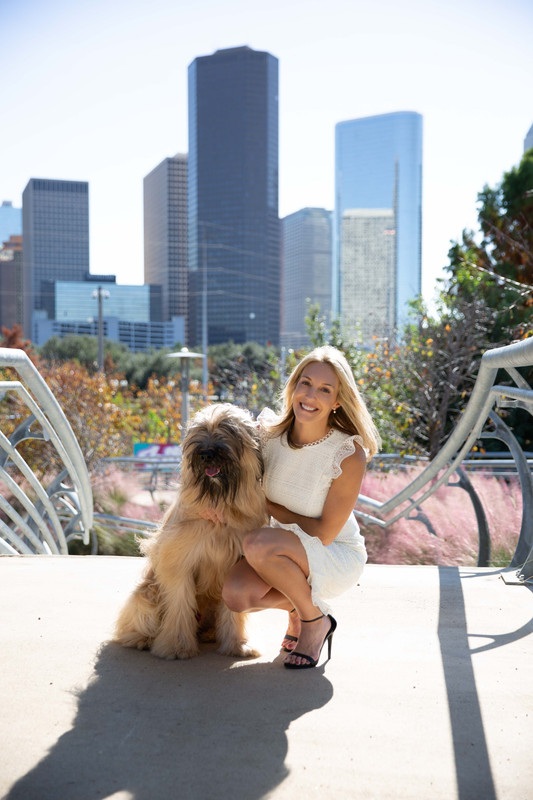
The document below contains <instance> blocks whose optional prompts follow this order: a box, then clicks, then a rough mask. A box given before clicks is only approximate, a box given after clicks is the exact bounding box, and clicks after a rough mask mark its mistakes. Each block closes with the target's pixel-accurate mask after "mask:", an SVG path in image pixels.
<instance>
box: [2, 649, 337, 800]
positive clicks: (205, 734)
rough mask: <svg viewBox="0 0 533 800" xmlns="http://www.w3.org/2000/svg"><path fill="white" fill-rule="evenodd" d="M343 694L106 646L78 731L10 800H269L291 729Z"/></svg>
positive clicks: (273, 668) (208, 659)
mask: <svg viewBox="0 0 533 800" xmlns="http://www.w3.org/2000/svg"><path fill="white" fill-rule="evenodd" d="M332 695H333V688H332V686H331V683H330V682H329V681H328V680H327V679H326V678H325V677H324V675H323V670H322V669H320V668H318V669H316V670H306V672H305V674H304V675H301V674H298V673H297V672H294V673H293V672H289V671H288V670H285V669H283V665H282V663H281V658H279V659H276V661H275V662H274V663H268V664H265V663H257V662H253V661H250V662H242V661H240V662H232V661H231V660H228V659H227V658H225V657H223V656H220V655H218V654H217V653H216V652H215V651H214V649H211V647H210V646H208V647H206V649H205V652H204V653H203V654H202V656H200V657H199V658H195V659H192V660H191V661H172V662H169V661H160V660H158V659H156V658H153V657H152V656H150V655H149V654H148V653H140V652H137V651H132V650H125V649H123V648H122V647H120V646H119V645H117V644H115V643H109V644H105V645H104V646H103V647H102V648H101V650H100V652H99V654H98V657H97V661H96V664H95V668H94V675H93V677H92V679H91V681H90V683H89V685H88V686H87V688H85V689H83V690H81V691H80V692H79V694H78V711H77V715H76V718H75V720H74V723H73V727H72V729H71V730H69V731H68V732H67V733H65V734H64V735H63V736H61V738H60V739H59V740H58V741H57V742H56V744H55V745H54V746H53V747H52V748H51V750H50V752H49V753H48V755H47V756H46V757H45V758H44V759H43V760H42V761H41V762H40V763H39V764H37V765H36V766H35V767H34V769H33V770H31V772H29V773H28V774H27V775H25V776H24V777H23V778H21V779H20V780H19V781H18V782H17V783H16V784H15V785H14V786H13V787H12V789H11V791H10V793H9V794H8V795H7V798H6V800H52V798H53V800H57V799H58V798H64V800H99V799H100V798H102V799H103V798H108V797H110V796H112V795H114V794H115V793H118V792H124V793H125V796H131V797H132V798H136V799H138V800H159V798H165V800H167V798H168V799H170V798H179V800H188V799H189V798H190V800H200V798H201V800H210V798H217V800H218V798H224V797H238V798H240V799H241V800H254V799H255V798H261V797H263V796H264V795H265V794H267V793H268V792H270V791H272V790H273V789H275V788H276V787H277V786H278V785H279V784H280V783H281V782H282V781H283V780H284V779H285V777H286V776H287V774H288V773H287V769H286V767H285V757H286V754H287V736H286V733H285V732H286V730H287V728H288V726H289V725H290V723H291V722H292V721H293V720H295V719H297V718H298V717H300V716H301V715H302V714H306V713H307V712H309V711H311V710H313V709H316V708H320V707H321V706H323V705H325V704H326V703H327V702H328V701H329V700H330V699H331V697H332Z"/></svg>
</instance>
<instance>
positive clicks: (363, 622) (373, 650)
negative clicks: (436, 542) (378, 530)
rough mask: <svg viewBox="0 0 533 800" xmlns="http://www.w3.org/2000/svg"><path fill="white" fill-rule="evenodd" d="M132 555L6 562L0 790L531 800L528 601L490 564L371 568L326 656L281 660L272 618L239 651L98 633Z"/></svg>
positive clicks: (59, 796) (137, 566)
mask: <svg viewBox="0 0 533 800" xmlns="http://www.w3.org/2000/svg"><path fill="white" fill-rule="evenodd" d="M142 566H143V565H142V561H141V560H140V559H135V558H119V557H102V556H96V557H50V558H48V557H44V556H36V557H31V556H30V557H0V630H1V637H2V640H1V641H2V644H1V654H0V664H1V681H0V797H3V798H6V799H7V800H100V799H101V798H102V799H103V798H113V800H131V799H132V798H135V800H160V798H161V799H163V798H165V800H166V799H167V798H168V799H172V800H173V798H179V800H211V798H213V800H214V799H215V798H216V799H217V800H225V799H226V798H239V799H240V800H259V798H272V800H288V798H291V800H293V798H295V797H300V798H306V800H309V799H311V800H312V799H313V798H321V800H337V799H338V800H345V798H350V799H351V798H354V800H359V798H364V799H365V800H374V799H375V800H411V798H412V800H434V799H435V800H437V799H438V800H440V799H441V798H442V800H453V799H454V798H458V799H459V800H493V799H494V798H498V800H507V798H509V799H510V798H513V800H527V799H528V798H530V797H533V732H532V725H531V723H532V721H533V691H532V690H533V678H532V674H533V673H532V664H533V660H532V655H533V637H532V636H531V633H532V632H533V621H532V609H533V595H532V592H531V590H530V589H529V588H528V587H526V586H509V585H506V584H505V583H504V581H503V580H502V579H501V576H500V572H501V571H499V570H490V569H477V568H455V567H440V568H439V567H419V566H413V567H406V566H377V565H370V566H367V568H366V570H365V573H364V575H363V578H362V579H361V582H360V585H359V586H357V587H355V588H354V589H353V590H352V591H350V592H349V593H347V594H345V595H344V596H342V597H341V598H339V599H338V600H337V601H335V602H334V604H333V605H334V608H335V616H336V617H337V620H338V624H339V627H338V631H337V632H336V634H335V637H334V640H333V652H332V659H331V661H330V662H328V663H326V664H324V663H321V665H320V666H319V667H318V668H317V669H314V670H306V671H304V672H296V671H295V672H293V671H289V670H285V669H284V668H283V665H282V659H281V656H280V654H279V643H280V641H281V638H282V634H283V632H284V629H285V615H284V614H282V613H281V612H276V611H268V612H261V613H259V614H254V615H251V617H250V624H249V630H250V633H251V639H252V640H253V641H254V643H256V644H258V646H259V649H260V650H261V651H262V653H263V655H262V657H261V658H259V659H255V660H252V661H236V660H233V659H229V658H226V657H223V656H220V655H218V654H217V653H216V652H215V649H214V646H211V645H206V646H204V648H203V653H202V655H201V656H200V657H199V658H196V659H193V660H191V661H182V662H178V661H174V662H166V661H160V660H158V659H156V658H154V657H153V656H151V655H150V654H149V653H146V652H142V653H141V652H137V651H131V650H125V649H123V648H121V647H119V646H117V645H115V644H113V643H109V637H110V635H111V632H112V628H113V623H114V620H115V617H116V615H117V612H118V610H119V607H120V606H121V604H122V603H123V602H124V600H125V598H126V596H127V594H128V593H129V591H130V590H131V589H132V588H133V586H134V584H135V582H136V580H137V578H138V576H139V574H140V571H141V568H142ZM510 574H513V573H512V572H511V573H510ZM324 652H325V651H324Z"/></svg>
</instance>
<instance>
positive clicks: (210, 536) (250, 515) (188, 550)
mask: <svg viewBox="0 0 533 800" xmlns="http://www.w3.org/2000/svg"><path fill="white" fill-rule="evenodd" d="M262 472H263V463H262V459H261V451H260V444H259V435H258V431H257V427H256V425H255V423H254V422H253V419H252V417H251V415H250V414H248V413H247V412H245V411H242V410H240V409H238V408H236V407H235V406H232V405H230V404H227V403H226V404H220V405H212V406H208V407H207V408H205V409H203V410H201V411H199V412H198V413H197V414H195V416H194V417H193V419H192V420H191V423H190V425H189V428H188V429H187V434H186V436H185V438H184V441H183V443H182V466H181V479H180V487H179V490H178V495H177V497H176V500H175V501H174V503H173V505H172V506H171V507H170V509H169V510H168V511H167V513H166V514H165V516H164V518H163V520H162V523H161V525H160V527H159V530H158V531H157V533H156V534H155V535H154V536H152V537H151V538H150V539H148V540H145V541H144V542H143V543H142V545H141V550H142V552H143V553H144V555H145V556H147V558H148V562H149V563H148V566H147V569H146V572H145V575H144V580H143V581H142V583H141V584H140V585H139V586H138V587H137V588H136V589H135V591H134V592H133V593H132V594H131V595H130V597H129V599H128V601H127V603H126V605H125V607H124V608H123V609H122V612H121V613H120V616H119V618H118V621H117V625H116V630H115V638H116V640H117V641H119V642H120V643H121V644H123V645H124V646H125V647H137V648H139V649H150V650H151V652H152V653H153V654H154V655H156V656H159V657H160V658H191V657H192V656H196V655H198V653H199V644H198V642H199V639H201V640H202V641H213V639H215V640H216V641H217V642H218V644H219V652H220V653H223V654H225V655H232V656H240V657H244V656H255V655H258V654H257V653H256V651H254V650H252V649H251V648H249V647H248V646H247V643H246V633H245V615H244V614H240V613H236V612H232V611H230V610H229V608H228V607H227V606H226V604H225V603H224V602H223V601H222V585H223V582H224V578H225V576H226V574H227V572H228V570H229V569H230V568H231V567H232V566H233V565H234V564H236V563H237V561H238V560H239V558H240V556H241V553H242V547H241V543H242V537H243V536H244V534H245V533H246V532H247V531H250V530H253V529H254V528H259V527H262V526H263V525H265V524H266V522H267V514H266V505H265V498H264V494H263V490H262V487H261V477H262ZM206 509H216V510H217V511H218V513H219V514H220V515H221V516H222V518H223V519H224V523H218V522H217V523H214V522H211V521H209V520H207V519H204V518H203V517H202V512H205V510H206ZM213 634H214V635H213Z"/></svg>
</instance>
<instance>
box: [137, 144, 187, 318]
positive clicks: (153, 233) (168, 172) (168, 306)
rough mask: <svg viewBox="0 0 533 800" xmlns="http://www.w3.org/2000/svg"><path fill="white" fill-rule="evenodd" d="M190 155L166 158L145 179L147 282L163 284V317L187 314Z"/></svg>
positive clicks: (145, 257) (145, 259) (145, 274)
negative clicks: (188, 176)
mask: <svg viewBox="0 0 533 800" xmlns="http://www.w3.org/2000/svg"><path fill="white" fill-rule="evenodd" d="M188 246H189V242H188V236H187V155H182V154H178V155H176V156H174V157H173V158H165V160H164V161H162V162H161V164H159V165H158V166H157V167H155V169H153V170H152V171H151V172H150V173H149V174H148V175H147V176H146V177H145V179H144V282H145V283H149V284H159V285H160V286H161V287H162V299H163V319H164V320H170V319H172V317H175V316H182V317H185V318H186V316H187V302H188V277H189V275H188Z"/></svg>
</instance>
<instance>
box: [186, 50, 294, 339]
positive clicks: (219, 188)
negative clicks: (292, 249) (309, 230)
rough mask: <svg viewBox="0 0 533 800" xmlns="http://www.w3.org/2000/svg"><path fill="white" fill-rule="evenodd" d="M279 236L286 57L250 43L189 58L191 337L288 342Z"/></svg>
mask: <svg viewBox="0 0 533 800" xmlns="http://www.w3.org/2000/svg"><path fill="white" fill-rule="evenodd" d="M279 237H280V233H279V219H278V60H277V59H276V58H275V57H274V56H272V55H271V54H270V53H266V52H259V51H256V50H252V49H251V48H249V47H236V48H232V49H229V50H218V51H217V52H216V53H214V54H213V55H211V56H202V57H199V58H196V59H195V60H194V61H193V62H192V64H191V65H190V66H189V339H188V341H189V344H191V345H192V346H197V345H198V344H200V343H204V342H205V343H206V344H207V343H208V344H217V343H220V342H226V341H229V340H233V341H234V342H238V343H242V342H245V341H255V342H259V343H262V344H264V343H266V342H268V341H270V342H272V343H273V344H277V343H278V342H279V327H280V310H279V308H280V238H279ZM204 326H205V327H204ZM205 328H207V330H205ZM206 340H207V341H206Z"/></svg>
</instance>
